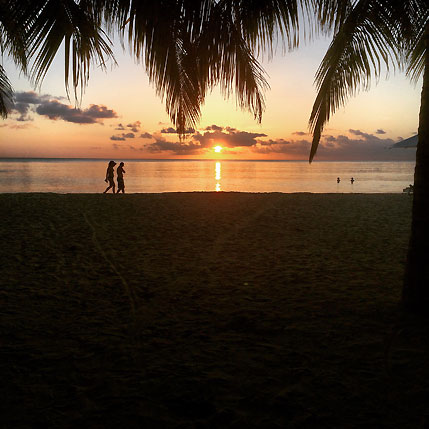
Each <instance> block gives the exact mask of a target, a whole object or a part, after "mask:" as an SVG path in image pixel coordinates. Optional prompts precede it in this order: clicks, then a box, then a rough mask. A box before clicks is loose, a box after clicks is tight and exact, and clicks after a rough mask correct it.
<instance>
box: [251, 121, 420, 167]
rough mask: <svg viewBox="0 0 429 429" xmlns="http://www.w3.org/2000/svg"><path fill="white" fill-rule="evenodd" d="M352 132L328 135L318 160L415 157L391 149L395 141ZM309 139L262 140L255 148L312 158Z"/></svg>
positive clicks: (264, 151) (367, 159)
mask: <svg viewBox="0 0 429 429" xmlns="http://www.w3.org/2000/svg"><path fill="white" fill-rule="evenodd" d="M349 133H350V135H345V134H340V135H338V136H332V135H324V136H322V138H321V141H320V144H319V148H318V150H317V154H316V158H315V160H316V161H317V160H318V161H323V160H331V161H353V160H362V161H371V160H373V161H390V160H392V161H394V160H410V161H412V160H414V156H415V155H414V153H413V151H406V152H404V151H400V150H390V147H391V146H392V143H394V141H393V140H392V139H389V138H380V137H377V136H376V135H373V134H370V133H366V132H364V131H361V130H354V129H350V130H349ZM310 147H311V142H310V141H309V140H297V141H295V140H284V139H277V140H272V139H270V140H258V142H257V145H256V146H253V147H252V148H251V150H252V151H253V152H256V153H259V154H265V155H269V154H283V155H285V156H286V157H290V158H293V159H308V157H309V154H310Z"/></svg>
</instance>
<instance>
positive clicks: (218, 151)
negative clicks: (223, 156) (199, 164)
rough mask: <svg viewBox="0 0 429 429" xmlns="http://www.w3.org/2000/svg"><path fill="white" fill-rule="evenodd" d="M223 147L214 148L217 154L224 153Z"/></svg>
mask: <svg viewBox="0 0 429 429" xmlns="http://www.w3.org/2000/svg"><path fill="white" fill-rule="evenodd" d="M222 149H223V148H222V146H215V147H214V148H213V150H214V151H215V152H216V153H220V152H221V151H222Z"/></svg>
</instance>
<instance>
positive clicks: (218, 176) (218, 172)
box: [215, 162, 221, 192]
mask: <svg viewBox="0 0 429 429" xmlns="http://www.w3.org/2000/svg"><path fill="white" fill-rule="evenodd" d="M220 179H221V164H220V162H216V166H215V180H216V188H215V189H216V192H219V191H220V190H221V187H220Z"/></svg>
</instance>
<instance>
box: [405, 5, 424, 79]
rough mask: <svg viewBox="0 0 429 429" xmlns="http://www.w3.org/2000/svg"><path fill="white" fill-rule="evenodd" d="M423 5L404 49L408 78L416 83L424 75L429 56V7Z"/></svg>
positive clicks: (415, 17) (414, 16)
mask: <svg viewBox="0 0 429 429" xmlns="http://www.w3.org/2000/svg"><path fill="white" fill-rule="evenodd" d="M422 3H423V4H422V5H420V8H418V10H417V13H415V14H414V15H413V27H412V31H413V34H412V36H411V37H410V38H409V41H408V43H406V46H405V49H404V50H405V61H406V63H407V70H406V71H407V76H409V77H410V79H411V81H412V82H414V83H416V82H417V80H418V79H419V78H420V77H421V76H422V75H423V72H424V68H425V56H426V55H428V52H427V50H428V38H429V7H428V6H427V5H426V4H425V2H422ZM425 6H426V7H425Z"/></svg>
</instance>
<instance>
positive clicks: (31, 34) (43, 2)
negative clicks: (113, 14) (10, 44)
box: [17, 0, 113, 97]
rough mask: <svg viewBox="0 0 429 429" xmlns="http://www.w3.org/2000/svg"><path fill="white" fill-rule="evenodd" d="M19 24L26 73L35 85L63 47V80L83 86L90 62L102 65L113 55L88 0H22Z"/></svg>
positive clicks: (18, 13) (74, 87) (74, 85)
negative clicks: (25, 51)
mask: <svg viewBox="0 0 429 429" xmlns="http://www.w3.org/2000/svg"><path fill="white" fill-rule="evenodd" d="M17 16H18V17H19V21H20V25H21V26H22V27H23V28H25V31H26V40H27V43H28V57H29V59H31V60H32V61H33V64H32V67H31V72H30V76H31V78H32V80H33V81H34V83H35V84H36V85H39V84H40V83H41V82H42V80H43V79H44V77H45V76H46V73H47V71H48V69H49V67H50V65H51V64H52V61H53V59H54V58H55V56H56V55H57V53H58V50H59V49H60V47H61V46H62V44H64V48H65V64H64V67H65V84H66V88H67V90H68V88H69V83H70V80H71V84H72V87H73V89H74V92H75V96H76V97H77V88H78V87H79V86H80V87H81V88H83V87H84V86H85V85H86V83H87V81H88V78H89V70H90V67H91V65H92V64H93V63H95V64H97V65H98V66H104V64H105V61H106V59H108V58H109V59H113V53H112V50H111V48H110V41H109V39H108V38H107V36H106V35H105V34H104V32H103V31H102V29H101V23H100V21H99V20H98V19H97V17H96V14H95V13H94V11H93V8H92V3H91V1H90V0H81V1H80V2H75V1H74V0H62V1H56V0H32V1H29V0H22V1H20V2H19V5H18V6H17Z"/></svg>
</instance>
